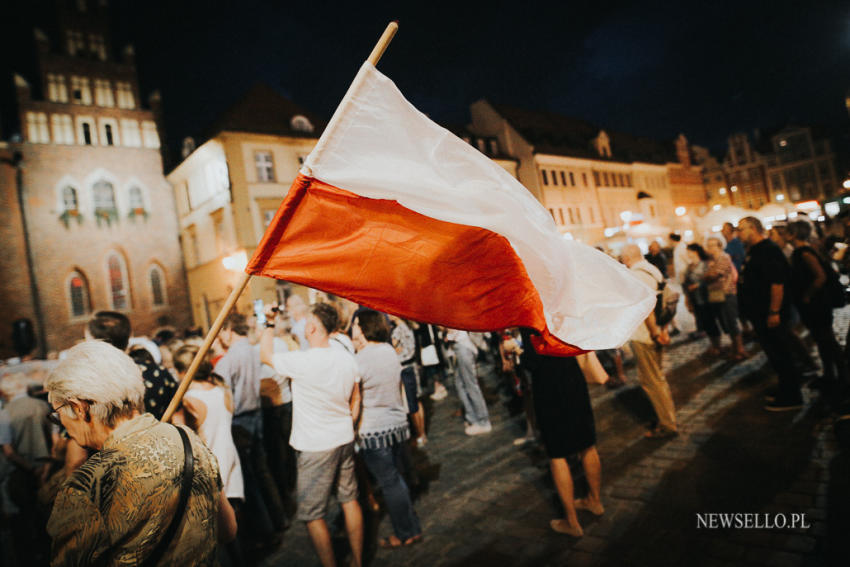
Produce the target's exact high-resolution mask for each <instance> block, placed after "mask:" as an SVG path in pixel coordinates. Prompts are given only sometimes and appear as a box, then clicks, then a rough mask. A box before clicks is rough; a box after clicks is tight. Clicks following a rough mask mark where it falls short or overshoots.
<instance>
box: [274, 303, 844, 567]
mask: <svg viewBox="0 0 850 567" xmlns="http://www.w3.org/2000/svg"><path fill="white" fill-rule="evenodd" d="M837 315H839V316H838V321H837V322H836V330H837V331H839V332H840V333H841V334H840V336H841V337H843V333H844V331H845V329H846V327H847V323H848V318H850V313H848V310H847V309H845V310H844V311H843V312H841V313H838V312H837ZM679 339H680V340H678V341H677V342H675V343H674V345H673V346H672V347H670V348H669V349H668V354H667V356H666V357H665V371H666V373H667V376H668V379H669V381H670V383H671V387H672V390H673V394H674V398H675V401H676V406H677V415H678V420H679V423H680V435H679V436H678V437H677V438H674V439H671V440H666V441H658V440H645V439H643V438H642V434H643V432H644V431H645V426H646V424H647V423H648V422H649V420H650V418H651V416H652V410H651V407H650V405H649V402H648V401H647V400H646V398H645V396H644V394H643V392H642V390H641V389H640V388H639V386H638V385H637V380H636V375H635V369H634V368H633V367H631V366H629V367H627V374H628V376H629V383H628V385H627V386H626V387H623V388H620V389H619V390H615V391H608V390H607V389H606V388H604V387H602V386H597V385H592V386H590V390H591V398H592V401H593V406H594V411H595V416H596V424H597V437H598V443H599V445H598V448H599V453H600V456H601V459H602V467H603V490H602V495H603V503H604V505H605V508H606V512H605V515H604V516H602V517H600V518H596V517H594V516H592V515H591V514H590V513H588V512H579V519H580V521H581V522H582V525H583V527H584V533H585V535H584V537H583V538H581V539H579V540H575V539H572V538H570V537H569V536H564V535H559V534H556V533H554V532H552V531H551V530H550V528H549V520H550V519H551V518H555V517H559V516H561V515H562V513H563V512H562V509H561V505H560V503H559V501H558V499H557V496H556V493H555V490H554V487H553V485H552V481H551V478H550V476H549V472H548V462H547V460H546V457H545V454H544V452H543V449H542V447H539V446H536V445H532V446H528V445H527V446H525V447H522V448H517V447H515V446H514V445H513V443H512V441H513V440H514V439H515V438H517V437H519V436H521V435H522V433H523V428H524V420H523V417H522V415H521V414H518V413H516V410H515V409H514V411H513V412H512V411H509V408H508V407H507V404H506V403H505V401H504V399H505V398H504V396H503V395H501V394H500V393H499V384H498V379H497V378H496V377H495V375H494V374H493V373H492V369H491V367H490V366H488V365H482V366H480V367H479V375H481V376H483V379H482V383H483V386H484V389H485V394H486V396H487V401H488V404H489V406H490V411H491V418H492V421H493V432H492V433H491V434H489V435H484V436H480V437H467V436H466V435H464V433H463V427H462V420H461V418H460V417H457V416H455V415H453V414H454V413H455V410H456V409H458V408H459V407H460V404H459V402H457V400H456V398H455V397H454V396H452V395H450V396H449V398H447V399H446V400H445V401H442V402H438V403H435V404H431V405H430V406H429V408H428V410H429V414H428V415H429V443H428V445H427V447H426V450H425V451H424V452H417V453H416V454H415V455H414V460H415V461H416V468H417V471H418V473H419V475H420V477H421V480H422V485H421V486H420V488H419V492H418V497H417V500H416V509H417V512H418V514H419V517H420V519H421V520H422V524H423V529H424V533H425V540H424V542H422V543H421V544H417V545H415V546H412V547H410V548H405V549H398V550H384V549H376V546H375V541H376V539H377V537H378V536H385V535H388V534H389V533H390V529H391V528H390V525H389V519H388V518H383V519H382V520H381V522H380V526H378V529H377V532H378V533H377V534H376V533H375V523H376V522H375V517H374V516H372V517H371V518H367V528H366V551H365V564H367V565H375V566H379V565H380V566H383V565H411V566H413V565H457V566H461V565H529V566H531V565H534V566H538V565H771V566H785V565H789V566H790V565H812V566H814V565H829V564H836V565H838V564H843V565H846V560H847V559H846V558H847V557H848V550H850V545H848V543H847V539H846V533H847V529H848V526H850V521H849V520H848V514H850V513H848V511H847V510H846V509H845V508H843V507H841V506H840V505H841V504H842V503H844V504H846V503H848V502H850V472H849V471H850V456H848V455H847V454H846V452H845V453H843V454H842V453H840V452H839V451H837V448H836V446H835V441H834V437H833V433H832V427H831V423H832V418H831V417H830V416H829V414H828V413H827V411H826V409H824V407H823V406H822V404H820V403H818V402H817V398H816V396H813V395H812V394H811V393H810V392H808V391H807V390H804V391H805V392H806V394H807V396H808V399H809V403H808V404H807V405H806V407H805V408H804V409H803V410H801V411H800V412H789V413H778V414H776V413H770V412H766V411H764V410H763V409H762V405H763V396H764V393H765V391H766V390H767V388H768V387H770V386H771V385H772V384H773V381H774V379H773V377H772V375H771V374H770V372H769V371H767V370H766V369H765V368H763V367H764V365H765V362H766V359H765V358H764V355H762V354H761V353H760V352H759V351H758V348H757V346H756V345H755V344H754V343H750V344H749V345H748V347H749V349H750V350H751V351H754V352H756V354H755V355H753V356H751V357H750V358H749V359H748V360H747V361H745V362H744V363H738V364H732V363H730V362H727V361H725V360H724V359H721V358H714V359H712V358H708V357H706V356H704V355H703V354H702V353H703V352H704V351H705V350H706V348H707V346H708V343H707V341H706V340H697V341H689V340H687V339H683V338H681V337H679ZM429 403H430V402H429ZM572 464H573V465H577V464H578V463H572ZM572 468H573V473H574V476H575V478H576V493H577V495H581V494H582V493H583V492H584V490H585V487H584V486H583V478H581V467H580V466H573V467H572ZM711 512H741V513H758V514H762V515H763V514H777V513H782V514H785V515H787V516H789V517H790V515H791V514H805V518H806V522H807V523H808V524H810V527H807V528H805V529H802V528H797V529H794V530H791V529H788V528H785V529H779V528H773V529H715V530H710V529H706V528H705V527H702V528H698V526H697V513H702V514H705V513H711ZM366 514H367V516H368V512H367V513H366ZM337 540H338V542H339V546H340V550H342V549H343V548H344V547H345V543H344V533H343V532H342V531H341V530H338V533H337ZM343 553H344V552H342V551H341V554H343ZM840 558H843V559H842V560H839V559H840ZM315 564H318V561H317V559H316V557H315V555H314V553H313V550H312V547H311V545H310V541H309V539H308V537H307V533H306V530H305V528H304V526H303V525H300V524H294V525H293V527H292V528H291V529H290V530H289V531H288V532H287V533H286V535H285V537H284V541H283V544H282V545H281V547H280V548H279V549H278V550H277V551H276V552H275V553H274V554H273V555H271V556H269V557H267V558H266V560H265V562H264V565H315Z"/></svg>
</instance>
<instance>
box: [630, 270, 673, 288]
mask: <svg viewBox="0 0 850 567" xmlns="http://www.w3.org/2000/svg"><path fill="white" fill-rule="evenodd" d="M635 271H636V272H643V273H644V274H649V277H651V278H652V279H654V280H655V286H656V289H655V291H656V292H661V291H664V287H665V286H663V285H662V284H664V283H666V282H665V281H664V275H663V274H662V275H661V279H660V280H656V279H655V276H654V275H652V272H650V271H649V270H647V269H646V268H637V269H636V270H635Z"/></svg>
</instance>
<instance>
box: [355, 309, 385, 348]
mask: <svg viewBox="0 0 850 567" xmlns="http://www.w3.org/2000/svg"><path fill="white" fill-rule="evenodd" d="M356 319H357V326H358V327H360V330H361V331H362V332H363V336H364V337H366V340H367V341H371V342H373V343H388V342H390V326H389V324H387V318H386V317H384V314H383V313H378V312H377V311H372V310H371V309H370V310H368V311H361V312H360V313H358V314H357V318H356Z"/></svg>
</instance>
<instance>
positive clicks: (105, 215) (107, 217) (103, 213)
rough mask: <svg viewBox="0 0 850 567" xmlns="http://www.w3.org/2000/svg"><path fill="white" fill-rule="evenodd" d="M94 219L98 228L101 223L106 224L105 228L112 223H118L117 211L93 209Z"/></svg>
mask: <svg viewBox="0 0 850 567" xmlns="http://www.w3.org/2000/svg"><path fill="white" fill-rule="evenodd" d="M94 218H95V219H97V225H98V226H100V224H101V222H104V221H105V222H106V226H111V225H112V223H113V222H115V223H117V222H118V210H117V209H95V210H94Z"/></svg>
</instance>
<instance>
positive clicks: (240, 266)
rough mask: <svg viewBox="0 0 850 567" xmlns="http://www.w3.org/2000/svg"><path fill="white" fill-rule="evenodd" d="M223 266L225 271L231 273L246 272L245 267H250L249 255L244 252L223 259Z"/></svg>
mask: <svg viewBox="0 0 850 567" xmlns="http://www.w3.org/2000/svg"><path fill="white" fill-rule="evenodd" d="M221 265H222V266H224V269H225V270H230V271H231V272H244V271H245V266H247V265H248V254H246V253H245V251H244V250H242V251H241V252H235V253H233V254H231V255H230V256H225V257H224V258H222V259H221Z"/></svg>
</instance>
